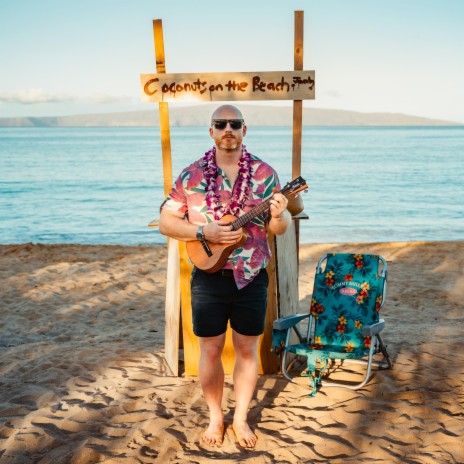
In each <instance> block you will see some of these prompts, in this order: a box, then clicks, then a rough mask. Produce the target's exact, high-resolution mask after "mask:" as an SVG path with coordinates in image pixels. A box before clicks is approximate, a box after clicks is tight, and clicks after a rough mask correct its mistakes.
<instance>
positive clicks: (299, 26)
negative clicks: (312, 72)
mask: <svg viewBox="0 0 464 464" xmlns="http://www.w3.org/2000/svg"><path fill="white" fill-rule="evenodd" d="M303 42H304V11H301V10H297V11H295V37H294V55H293V67H294V70H295V71H301V70H302V69H303ZM302 128H303V100H294V101H293V145H292V179H295V177H298V176H300V175H301V138H302V132H303V131H302ZM295 234H296V248H297V262H298V261H299V250H300V223H299V221H298V220H297V221H295Z"/></svg>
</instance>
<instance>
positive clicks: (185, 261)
mask: <svg viewBox="0 0 464 464" xmlns="http://www.w3.org/2000/svg"><path fill="white" fill-rule="evenodd" d="M179 256H180V298H181V308H182V339H183V346H184V366H185V375H188V376H197V375H198V362H199V361H200V344H199V343H198V338H197V337H196V336H195V334H194V333H193V326H192V301H191V298H190V277H191V274H192V269H193V266H192V264H191V263H190V261H189V258H188V255H187V249H186V247H185V242H179Z"/></svg>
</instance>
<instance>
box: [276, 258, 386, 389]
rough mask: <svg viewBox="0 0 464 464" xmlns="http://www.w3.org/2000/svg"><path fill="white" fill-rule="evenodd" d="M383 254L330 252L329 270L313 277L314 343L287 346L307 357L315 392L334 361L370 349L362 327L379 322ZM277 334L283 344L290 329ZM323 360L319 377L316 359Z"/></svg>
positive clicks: (327, 266)
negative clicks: (381, 255)
mask: <svg viewBox="0 0 464 464" xmlns="http://www.w3.org/2000/svg"><path fill="white" fill-rule="evenodd" d="M378 272H379V257H378V256H375V255H362V254H329V255H328V256H327V262H326V266H325V269H324V270H323V271H321V272H320V273H317V274H316V276H315V281H314V290H313V294H312V300H311V307H310V314H311V316H312V317H313V321H314V334H313V337H312V340H311V343H310V344H309V345H308V344H305V343H301V344H298V345H292V346H288V347H286V350H287V351H289V352H292V353H295V354H299V355H304V356H306V357H307V362H308V376H309V380H310V386H311V387H312V391H311V396H314V395H315V394H316V386H317V385H318V384H320V381H321V377H322V375H323V374H324V372H325V371H326V369H327V364H328V361H329V360H330V359H346V358H362V357H364V356H366V355H367V354H368V352H369V348H370V344H371V338H370V337H369V336H363V327H364V326H370V325H372V324H374V323H376V322H378V321H379V311H380V307H381V303H382V298H383V295H382V293H383V289H384V280H385V278H384V277H381V276H380V275H379V273H378ZM280 332H283V333H280V334H279V333H277V331H276V333H275V334H274V343H275V344H277V345H276V346H277V350H275V351H278V347H279V346H280V347H282V340H283V346H284V345H285V338H284V337H285V333H286V331H280ZM318 360H319V361H320V369H319V373H318V375H317V376H316V363H317V361H318Z"/></svg>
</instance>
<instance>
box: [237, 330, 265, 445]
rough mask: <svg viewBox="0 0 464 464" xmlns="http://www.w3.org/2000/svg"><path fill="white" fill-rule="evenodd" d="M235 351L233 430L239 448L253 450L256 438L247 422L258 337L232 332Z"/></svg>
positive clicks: (254, 383) (255, 378) (253, 387)
mask: <svg viewBox="0 0 464 464" xmlns="http://www.w3.org/2000/svg"><path fill="white" fill-rule="evenodd" d="M232 340H233V343H234V349H235V366H234V375H233V378H234V392H235V413H234V422H233V425H232V427H233V429H234V432H235V435H236V436H237V440H238V443H239V444H240V446H243V447H245V448H254V446H255V445H256V441H257V437H256V435H255V434H254V433H253V431H252V430H251V429H250V426H249V425H248V422H247V415H248V408H249V406H250V402H251V399H252V398H253V394H254V392H255V388H256V382H257V380H258V340H259V336H256V337H255V336H251V337H250V336H247V335H241V334H239V333H237V332H235V331H233V332H232Z"/></svg>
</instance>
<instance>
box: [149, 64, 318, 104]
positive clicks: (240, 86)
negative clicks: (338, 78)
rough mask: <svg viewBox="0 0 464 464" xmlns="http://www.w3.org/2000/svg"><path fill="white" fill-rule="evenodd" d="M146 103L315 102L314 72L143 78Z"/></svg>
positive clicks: (182, 75) (152, 76) (179, 75)
mask: <svg viewBox="0 0 464 464" xmlns="http://www.w3.org/2000/svg"><path fill="white" fill-rule="evenodd" d="M140 82H141V89H142V100H143V101H149V102H163V101H180V100H184V101H185V100H203V101H237V100H242V101H243V100H313V99H314V98H315V72H314V71H282V72H279V71H272V72H256V73H205V74H142V75H141V76H140Z"/></svg>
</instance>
